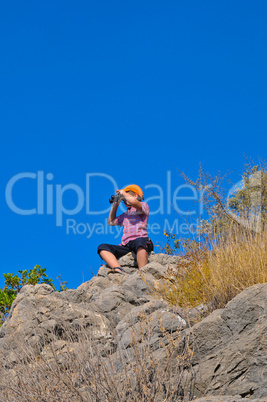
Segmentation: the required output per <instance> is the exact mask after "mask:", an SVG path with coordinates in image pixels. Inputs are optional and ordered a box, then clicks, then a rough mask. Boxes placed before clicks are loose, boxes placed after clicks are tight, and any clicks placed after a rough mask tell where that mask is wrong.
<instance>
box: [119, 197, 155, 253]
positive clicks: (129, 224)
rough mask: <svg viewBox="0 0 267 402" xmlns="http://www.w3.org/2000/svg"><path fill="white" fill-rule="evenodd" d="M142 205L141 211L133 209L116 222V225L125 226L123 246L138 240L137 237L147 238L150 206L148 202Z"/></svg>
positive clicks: (120, 216) (128, 210) (129, 209)
mask: <svg viewBox="0 0 267 402" xmlns="http://www.w3.org/2000/svg"><path fill="white" fill-rule="evenodd" d="M141 205H142V210H141V211H138V210H137V209H136V208H134V207H131V208H128V209H127V212H124V213H123V214H121V215H119V216H118V217H117V218H116V219H115V220H114V222H115V225H120V226H123V234H122V238H121V245H123V246H124V245H125V244H127V243H128V242H129V241H131V240H134V239H137V237H147V222H148V216H149V206H148V205H147V203H146V202H141Z"/></svg>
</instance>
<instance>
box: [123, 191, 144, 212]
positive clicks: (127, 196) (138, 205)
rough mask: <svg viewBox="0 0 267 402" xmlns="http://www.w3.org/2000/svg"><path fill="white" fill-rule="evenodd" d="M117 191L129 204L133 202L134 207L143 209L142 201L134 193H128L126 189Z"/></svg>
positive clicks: (139, 209)
mask: <svg viewBox="0 0 267 402" xmlns="http://www.w3.org/2000/svg"><path fill="white" fill-rule="evenodd" d="M117 193H120V194H121V195H122V196H123V197H124V198H125V199H126V201H127V202H129V204H131V205H132V206H133V207H134V208H136V209H137V210H138V211H142V204H141V202H140V201H138V199H137V198H135V197H134V196H133V195H131V194H129V193H127V192H126V191H124V190H117Z"/></svg>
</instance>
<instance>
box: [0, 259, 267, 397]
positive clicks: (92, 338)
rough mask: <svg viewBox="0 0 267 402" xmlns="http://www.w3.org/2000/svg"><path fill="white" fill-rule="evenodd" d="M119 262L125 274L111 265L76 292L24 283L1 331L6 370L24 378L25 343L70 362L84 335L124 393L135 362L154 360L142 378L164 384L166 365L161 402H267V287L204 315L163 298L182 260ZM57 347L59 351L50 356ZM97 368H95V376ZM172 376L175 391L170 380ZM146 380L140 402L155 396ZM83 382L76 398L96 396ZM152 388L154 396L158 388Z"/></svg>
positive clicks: (39, 352) (134, 389) (134, 385)
mask: <svg viewBox="0 0 267 402" xmlns="http://www.w3.org/2000/svg"><path fill="white" fill-rule="evenodd" d="M120 264H121V266H122V267H123V268H124V270H125V271H126V274H124V275H120V274H110V275H108V274H107V272H108V269H107V267H106V266H102V267H101V268H100V269H99V272H98V274H97V276H95V277H93V278H92V279H91V280H90V281H88V282H85V283H83V284H82V285H81V286H79V287H78V289H75V290H73V289H72V290H66V291H64V292H54V291H53V289H52V288H51V287H50V286H49V285H37V286H30V285H28V286H25V287H24V288H23V289H22V290H21V292H20V293H19V295H18V297H17V299H16V300H15V302H14V303H13V306H12V309H11V312H10V316H9V318H8V319H7V321H6V322H5V323H4V325H3V326H2V327H1V329H0V352H1V355H0V359H1V367H2V372H1V373H3V370H5V372H4V375H5V376H7V375H10V376H13V377H14V376H16V372H17V371H18V370H19V367H20V365H21V364H22V360H23V359H24V360H23V362H24V363H23V364H26V363H25V358H24V357H23V356H24V354H23V353H24V352H25V345H28V346H27V347H28V348H29V349H30V350H31V351H33V352H32V353H35V354H36V356H37V355H38V356H41V357H42V356H46V359H48V360H46V361H50V360H51V361H52V360H53V358H55V356H57V357H58V358H59V364H64V362H67V360H68V359H69V358H70V356H71V353H74V352H75V351H77V350H78V349H79V348H81V342H79V339H78V337H79V336H80V335H79V334H81V339H83V342H84V345H86V348H84V352H83V354H84V358H85V355H86V353H89V352H88V350H89V349H90V350H91V349H93V348H94V350H97V353H96V354H93V353H92V354H91V355H90V356H91V358H90V359H91V360H92V361H94V359H96V358H98V359H101V364H102V365H104V364H106V362H108V363H109V364H110V365H109V367H112V370H115V372H116V374H117V373H118V375H119V376H120V381H119V382H118V384H121V392H122V391H123V388H125V387H126V385H125V384H126V382H125V381H126V380H125V378H126V379H129V378H132V377H134V376H133V375H132V373H134V372H135V371H134V370H136V367H137V366H136V365H137V364H140V362H141V365H142V362H145V363H144V364H145V366H144V367H142V370H143V372H142V373H143V374H142V375H143V377H145V376H146V375H147V376H148V377H147V378H148V381H150V380H149V378H152V380H151V381H150V382H151V383H152V382H153V381H154V383H155V384H156V383H157V381H159V379H158V378H157V377H156V376H155V373H156V369H155V367H159V368H160V366H162V376H163V375H164V376H163V377H161V380H160V381H161V385H160V387H161V388H160V389H161V391H160V392H161V393H159V395H161V397H158V398H160V399H155V400H164V398H165V399H166V397H167V396H168V395H169V400H179V399H181V400H182V399H183V400H193V399H196V400H199V401H203V402H204V401H206V402H209V401H213V400H214V401H239V400H242V399H244V398H246V399H250V400H252V401H253V400H254V401H260V400H262V401H263V400H266V397H267V298H266V294H267V284H263V285H255V286H253V287H251V288H248V289H246V290H245V291H243V292H242V293H240V294H239V295H238V296H237V297H236V298H235V299H233V300H232V301H231V302H230V303H229V304H228V305H227V306H226V307H225V308H224V309H221V310H216V311H214V312H213V313H212V314H210V315H208V316H207V317H204V318H203V317H202V319H201V320H200V317H201V315H205V308H204V306H199V308H196V309H187V310H186V309H181V308H174V307H171V306H170V305H168V304H167V302H166V301H164V300H162V299H161V298H160V297H159V296H157V297H156V294H157V292H155V290H156V289H158V288H159V285H160V283H162V281H164V277H165V275H166V272H167V270H170V269H172V270H177V266H178V265H177V257H174V256H167V255H165V254H153V253H152V254H151V256H150V259H149V263H148V264H147V265H146V266H145V267H144V268H143V269H142V270H141V271H139V270H138V269H137V268H136V262H135V260H134V258H133V257H132V255H131V254H128V255H127V256H124V257H122V258H121V259H120ZM196 321H198V322H196ZM21 342H22V343H21ZM21 344H23V345H24V352H22V348H21ZM50 344H51V345H52V344H53V348H52V349H50V351H49V352H48V345H50ZM144 345H145V349H144ZM51 350H52V352H51ZM49 353H50V354H49ZM90 353H91V352H90ZM138 356H139V357H138ZM49 359H50V360H49ZM86 359H87V360H88V357H86ZM138 359H139V360H140V361H139V363H138ZM26 360H27V359H26ZM31 364H33V363H31ZM85 364H86V363H85ZM90 364H91V362H90ZM98 364H99V363H98ZM94 367H95V366H94ZM108 370H111V369H110V368H109V369H108ZM92 372H93V368H92V367H91V366H90V373H91V374H90V375H91V376H92V375H93V374H92ZM94 375H95V374H94ZM113 375H114V374H113ZM166 375H167V376H168V382H169V384H170V388H169V389H167V388H166V385H164V381H165V382H166V381H167V377H166ZM149 376H150V377H149ZM127 381H128V380H127ZM138 381H139V382H138ZM140 381H141V380H140V378H139V379H138V376H137V375H136V376H135V380H134V381H133V383H132V384H131V389H132V392H133V393H134V392H137V394H136V395H138V392H140V393H142V398H143V399H142V398H141V396H140V399H138V397H137V400H146V399H145V397H144V395H143V392H144V391H143V390H144V389H145V388H142V391H140ZM160 381H159V383H160ZM141 382H142V381H141ZM77 384H78V385H77V392H76V391H75V392H76V393H77V395H79V397H77V400H94V399H88V398H89V397H88V396H86V395H87V394H86V392H89V391H88V384H87V388H86V386H85V384H84V382H83V381H81V380H80V384H79V383H77ZM127 384H128V383H127ZM162 384H163V385H162ZM90 386H92V387H93V385H90ZM138 387H139V388H138ZM119 388H120V385H118V389H119ZM152 388H153V387H152ZM152 388H151V389H150V391H149V392H152V391H153V392H154V391H155V390H154V389H152ZM138 390H139V391H138ZM116 392H119V391H116ZM75 395H76V394H75ZM83 395H85V396H83ZM88 395H89V394H88ZM101 395H102V396H101ZM101 395H100V391H99V396H98V398H99V399H97V398H96V399H95V400H108V399H105V396H103V395H104V394H101ZM121 395H122V394H121ZM125 395H128V396H127V397H126V396H125V400H134V399H130V397H129V394H127V393H126V391H125ZM140 395H141V394H140ZM79 398H80V399H79ZM101 398H102V399H101ZM114 398H115V397H114ZM197 398H200V399H197ZM43 400H45V399H43ZM47 400H49V399H47ZM58 400H60V399H58ZM72 400H76V399H75V396H73V397H72ZM109 400H112V398H111V399H109ZM114 400H115V399H114ZM121 400H123V399H121ZM166 400H167V399H166Z"/></svg>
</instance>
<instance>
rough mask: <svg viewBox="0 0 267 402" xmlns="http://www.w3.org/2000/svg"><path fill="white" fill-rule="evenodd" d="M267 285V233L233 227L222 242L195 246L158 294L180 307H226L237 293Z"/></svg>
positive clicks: (188, 251)
mask: <svg viewBox="0 0 267 402" xmlns="http://www.w3.org/2000/svg"><path fill="white" fill-rule="evenodd" d="M266 282H267V231H264V232H260V233H256V232H252V231H248V230H247V229H245V228H243V227H241V226H232V227H229V228H228V232H227V234H226V235H224V236H223V237H221V238H217V239H216V241H215V240H214V238H210V239H208V241H206V242H202V243H198V244H196V243H194V246H193V247H189V248H188V249H187V250H185V252H184V254H183V256H182V259H178V268H177V271H175V272H173V271H172V272H169V274H168V275H167V277H166V280H165V282H164V283H163V284H162V286H161V288H160V290H159V291H158V293H159V294H160V295H161V296H162V297H163V298H164V299H166V300H167V301H169V302H170V303H172V304H174V305H179V306H181V307H196V306H198V305H200V304H202V303H203V304H206V305H208V306H209V309H210V311H212V310H214V309H216V308H222V307H224V306H225V305H226V304H227V303H228V302H229V301H230V300H231V299H233V298H234V297H235V296H236V295H237V294H238V293H240V292H242V291H243V290H244V289H246V288H248V287H249V286H252V285H254V284H257V283H266Z"/></svg>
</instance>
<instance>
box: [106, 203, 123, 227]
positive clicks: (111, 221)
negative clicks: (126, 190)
mask: <svg viewBox="0 0 267 402" xmlns="http://www.w3.org/2000/svg"><path fill="white" fill-rule="evenodd" d="M119 204H120V201H118V202H113V204H112V207H111V210H110V213H109V217H108V224H109V225H110V226H115V225H118V223H117V222H116V223H115V222H114V221H115V219H116V214H117V209H118V206H119Z"/></svg>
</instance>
